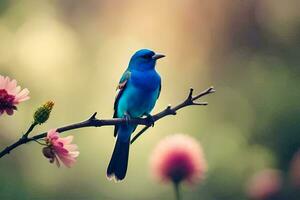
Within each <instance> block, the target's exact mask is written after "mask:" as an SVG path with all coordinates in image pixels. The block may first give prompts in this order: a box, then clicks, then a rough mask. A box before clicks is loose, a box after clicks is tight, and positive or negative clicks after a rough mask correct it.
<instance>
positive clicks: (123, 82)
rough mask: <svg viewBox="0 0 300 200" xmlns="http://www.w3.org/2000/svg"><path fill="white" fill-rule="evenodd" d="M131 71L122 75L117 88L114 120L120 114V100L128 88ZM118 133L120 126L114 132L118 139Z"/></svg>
mask: <svg viewBox="0 0 300 200" xmlns="http://www.w3.org/2000/svg"><path fill="white" fill-rule="evenodd" d="M130 74H131V73H130V71H129V70H126V71H125V72H124V74H123V75H122V77H121V79H120V81H119V84H118V86H117V95H116V98H115V103H114V115H113V118H117V117H118V116H117V112H118V103H119V100H120V98H121V96H122V94H123V92H124V90H125V88H126V83H127V81H128V79H129V78H130ZM117 132H118V126H115V130H114V136H115V137H116V136H117Z"/></svg>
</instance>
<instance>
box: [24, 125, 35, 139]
mask: <svg viewBox="0 0 300 200" xmlns="http://www.w3.org/2000/svg"><path fill="white" fill-rule="evenodd" d="M36 125H37V123H35V122H33V123H32V124H31V125H30V127H29V128H28V130H27V131H26V133H25V134H24V135H23V138H27V137H28V135H29V133H30V132H31V131H32V130H33V129H34V127H35V126H36Z"/></svg>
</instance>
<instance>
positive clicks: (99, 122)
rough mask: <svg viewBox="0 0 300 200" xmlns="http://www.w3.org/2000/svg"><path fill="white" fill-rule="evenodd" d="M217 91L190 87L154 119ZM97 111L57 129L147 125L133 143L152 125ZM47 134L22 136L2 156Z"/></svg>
mask: <svg viewBox="0 0 300 200" xmlns="http://www.w3.org/2000/svg"><path fill="white" fill-rule="evenodd" d="M213 92H215V90H214V88H213V87H210V88H208V89H207V90H205V91H203V92H201V93H200V94H198V95H196V96H194V97H193V89H192V88H191V89H190V92H189V95H188V97H187V98H186V99H185V100H184V101H183V102H182V103H180V104H178V105H177V106H175V107H171V106H170V105H169V106H168V107H167V108H166V109H164V110H163V111H161V112H159V113H157V114H156V115H153V120H154V122H155V121H158V120H159V119H161V118H163V117H166V116H168V115H176V111H177V110H179V109H181V108H183V107H186V106H190V105H207V103H205V102H204V103H201V102H195V100H198V99H200V97H202V96H205V95H208V94H210V93H213ZM96 115H97V112H95V113H94V114H93V115H92V116H91V117H90V118H89V119H87V120H85V121H83V122H79V123H74V124H70V125H67V126H63V127H60V128H58V129H57V131H58V132H59V133H62V132H66V131H70V130H74V129H79V128H84V127H101V126H115V125H125V124H136V125H145V127H144V128H143V129H142V130H141V131H140V132H139V133H138V134H137V135H135V137H134V138H133V139H132V141H131V143H133V142H134V141H135V140H136V139H137V138H138V137H139V136H141V135H142V134H143V133H144V132H145V131H146V130H147V129H148V128H149V127H150V126H151V123H152V122H151V121H149V120H148V119H147V118H132V119H124V118H113V119H97V118H96ZM46 136H47V132H44V133H41V134H38V135H35V136H33V137H24V136H23V137H21V138H20V139H19V140H18V141H17V142H15V143H13V144H12V145H10V146H8V147H6V148H5V149H4V150H2V151H1V152H0V158H1V157H3V156H4V155H6V154H9V153H10V152H11V151H12V150H13V149H15V148H17V147H18V146H20V145H23V144H26V143H28V142H31V141H33V140H38V139H41V138H44V137H46Z"/></svg>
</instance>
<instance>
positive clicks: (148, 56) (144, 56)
mask: <svg viewBox="0 0 300 200" xmlns="http://www.w3.org/2000/svg"><path fill="white" fill-rule="evenodd" d="M142 58H144V59H150V58H152V55H151V54H145V55H142Z"/></svg>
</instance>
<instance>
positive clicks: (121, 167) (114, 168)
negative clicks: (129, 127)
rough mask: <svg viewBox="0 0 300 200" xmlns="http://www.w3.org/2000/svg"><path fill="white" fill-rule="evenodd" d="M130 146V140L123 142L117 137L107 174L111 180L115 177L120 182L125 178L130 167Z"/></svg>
mask: <svg viewBox="0 0 300 200" xmlns="http://www.w3.org/2000/svg"><path fill="white" fill-rule="evenodd" d="M129 144H130V138H129V139H128V141H123V140H121V139H120V138H119V137H117V141H116V144H115V148H114V151H113V154H112V157H111V160H110V162H109V165H108V168H107V172H106V174H107V177H108V178H109V179H111V178H113V177H115V178H116V180H117V181H120V180H123V179H124V178H125V175H126V171H127V165H128V155H129Z"/></svg>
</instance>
